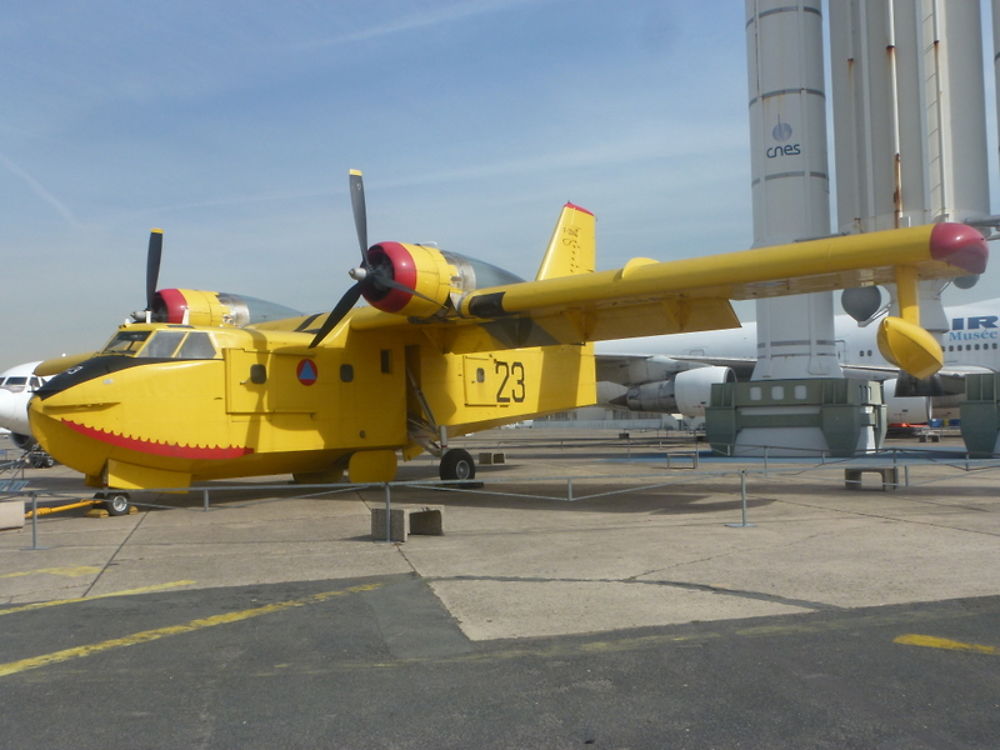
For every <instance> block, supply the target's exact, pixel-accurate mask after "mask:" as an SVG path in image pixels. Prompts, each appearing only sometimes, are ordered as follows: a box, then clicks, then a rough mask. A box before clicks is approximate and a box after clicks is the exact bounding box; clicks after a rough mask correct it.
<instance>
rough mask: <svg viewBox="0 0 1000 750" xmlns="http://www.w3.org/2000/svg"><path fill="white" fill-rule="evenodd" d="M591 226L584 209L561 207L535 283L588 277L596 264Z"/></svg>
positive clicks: (569, 206)
mask: <svg viewBox="0 0 1000 750" xmlns="http://www.w3.org/2000/svg"><path fill="white" fill-rule="evenodd" d="M595 223H596V220H595V218H594V215H593V214H592V213H591V212H590V211H588V210H587V209H585V208H581V207H580V206H577V205H574V204H573V203H567V204H566V205H565V206H563V209H562V213H561V214H560V215H559V221H558V222H557V223H556V228H555V230H554V231H553V232H552V239H550V240H549V246H548V248H547V249H546V251H545V257H543V258H542V264H541V265H540V266H539V267H538V273H537V274H536V275H535V280H536V281H541V280H543V279H555V278H558V277H560V276H573V275H576V274H581V273H592V272H593V271H594V268H595V265H596V260H597V240H596V233H595Z"/></svg>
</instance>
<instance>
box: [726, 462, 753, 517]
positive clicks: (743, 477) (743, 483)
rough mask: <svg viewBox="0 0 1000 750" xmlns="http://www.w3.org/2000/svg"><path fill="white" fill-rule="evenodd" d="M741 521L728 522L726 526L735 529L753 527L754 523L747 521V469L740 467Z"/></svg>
mask: <svg viewBox="0 0 1000 750" xmlns="http://www.w3.org/2000/svg"><path fill="white" fill-rule="evenodd" d="M740 519H741V520H740V522H739V523H727V524H726V526H729V527H730V528H734V529H747V528H752V527H753V524H752V523H747V470H746V469H740Z"/></svg>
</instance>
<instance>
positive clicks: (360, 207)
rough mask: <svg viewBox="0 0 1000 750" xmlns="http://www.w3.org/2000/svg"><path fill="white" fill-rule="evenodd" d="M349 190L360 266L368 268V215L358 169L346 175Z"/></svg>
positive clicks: (363, 185)
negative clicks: (359, 253) (359, 250)
mask: <svg viewBox="0 0 1000 750" xmlns="http://www.w3.org/2000/svg"><path fill="white" fill-rule="evenodd" d="M347 179H348V184H349V185H350V189H351V209H352V210H353V212H354V229H355V231H356V232H357V233H358V244H359V245H361V265H362V266H364V267H365V268H368V215H367V212H366V211H365V181H364V177H362V176H361V170H360V169H352V170H351V171H350V172H349V175H348V178H347Z"/></svg>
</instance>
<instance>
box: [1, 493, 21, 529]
mask: <svg viewBox="0 0 1000 750" xmlns="http://www.w3.org/2000/svg"><path fill="white" fill-rule="evenodd" d="M23 528H24V500H4V501H3V502H0V529H23Z"/></svg>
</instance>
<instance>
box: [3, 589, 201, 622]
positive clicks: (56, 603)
mask: <svg viewBox="0 0 1000 750" xmlns="http://www.w3.org/2000/svg"><path fill="white" fill-rule="evenodd" d="M193 583H195V581H171V582H170V583H157V584H155V585H153V586H142V587H140V588H137V589H125V590H124V591H112V592H111V593H109V594H96V595H95V596H77V597H73V598H72V599H53V600H51V601H48V602H35V603H33V604H22V605H21V606H20V607H9V608H7V609H0V615H12V614H14V613H15V612H28V611H30V610H32V609H43V608H45V607H61V606H62V605H64V604H78V603H80V602H90V601H93V600H94V599H108V598H110V597H112V596H134V595H136V594H150V593H152V592H154V591H163V590H164V589H173V588H177V587H178V586H190V585H191V584H193Z"/></svg>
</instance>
